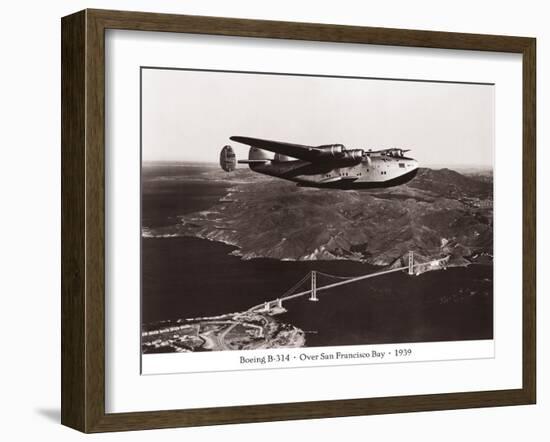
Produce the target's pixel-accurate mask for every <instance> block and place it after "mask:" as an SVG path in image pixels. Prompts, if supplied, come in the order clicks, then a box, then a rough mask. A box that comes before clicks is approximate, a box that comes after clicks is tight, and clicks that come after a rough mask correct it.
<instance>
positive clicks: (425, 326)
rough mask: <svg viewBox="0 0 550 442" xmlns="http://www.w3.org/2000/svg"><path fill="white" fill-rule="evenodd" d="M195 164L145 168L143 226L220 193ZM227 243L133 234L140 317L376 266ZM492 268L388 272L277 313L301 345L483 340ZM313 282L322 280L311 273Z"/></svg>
mask: <svg viewBox="0 0 550 442" xmlns="http://www.w3.org/2000/svg"><path fill="white" fill-rule="evenodd" d="M203 171H204V169H203V168H201V167H195V168H188V167H185V168H182V167H174V166H170V165H164V166H156V167H154V168H145V169H144V174H143V218H142V219H143V225H144V226H145V227H148V228H153V229H154V228H157V227H163V226H167V225H171V224H174V222H177V217H178V216H179V215H183V214H186V213H191V212H195V211H198V210H205V209H207V208H209V207H211V206H212V205H213V204H215V203H216V201H217V200H218V199H219V198H221V197H223V196H224V195H225V193H226V191H227V188H228V187H229V185H230V184H229V183H226V182H220V181H208V180H197V179H196V177H197V176H200V174H201V172H203ZM251 185H252V184H251ZM235 249H236V248H235V247H233V246H229V245H226V244H221V243H216V242H211V241H207V240H203V239H197V238H186V237H172V238H143V240H142V270H143V274H142V321H143V323H150V322H156V321H161V320H168V319H179V318H193V317H199V316H212V315H217V314H222V313H228V312H234V311H242V310H245V309H248V308H250V307H251V306H253V305H256V304H259V303H261V302H263V301H266V300H272V299H275V298H277V297H280V296H281V295H282V294H283V293H284V292H286V290H287V289H289V288H290V287H292V286H293V285H294V284H295V283H296V282H297V281H299V280H300V279H301V278H302V277H303V276H305V275H306V274H307V273H308V272H309V271H311V270H318V271H321V272H326V273H330V274H333V275H340V276H357V275H363V274H366V273H371V272H374V271H376V270H378V269H377V268H376V267H374V266H370V265H368V264H362V263H358V262H352V261H342V260H340V261H304V262H290V261H278V260H273V259H253V260H248V261H243V260H241V259H240V258H239V257H237V256H232V255H230V253H231V252H232V251H234V250H235ZM492 270H493V268H492V266H479V265H476V266H470V267H467V268H450V269H448V270H445V271H436V272H429V273H425V274H422V275H420V276H417V277H411V276H408V275H407V274H406V273H392V274H389V275H385V276H381V277H377V278H374V279H370V280H366V281H360V282H356V283H351V284H349V285H345V286H342V287H337V288H334V289H331V290H328V291H326V292H321V293H319V298H320V301H319V302H309V301H308V300H307V297H301V298H297V299H294V300H291V301H288V302H287V303H285V305H284V306H285V308H287V309H288V312H287V313H285V314H283V315H279V316H278V319H280V320H281V321H283V322H287V323H290V324H293V325H295V326H297V327H299V328H301V329H302V330H304V331H306V344H307V346H324V345H353V344H380V343H391V342H394V343H395V342H427V341H446V340H467V339H491V338H492V337H493V319H492V318H493V296H492ZM323 283H328V280H325V281H323V279H322V278H321V279H320V280H319V281H318V285H322V284H323ZM304 288H305V289H307V286H306V287H304Z"/></svg>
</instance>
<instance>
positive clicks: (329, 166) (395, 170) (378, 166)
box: [220, 137, 419, 189]
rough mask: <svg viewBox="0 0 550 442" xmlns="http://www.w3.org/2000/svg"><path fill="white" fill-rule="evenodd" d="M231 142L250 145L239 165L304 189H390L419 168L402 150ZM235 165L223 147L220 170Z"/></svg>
mask: <svg viewBox="0 0 550 442" xmlns="http://www.w3.org/2000/svg"><path fill="white" fill-rule="evenodd" d="M231 140H233V141H237V142H240V143H243V144H247V145H249V146H250V150H249V154H248V160H241V161H239V163H245V164H248V165H249V167H250V169H251V170H253V171H254V172H257V173H261V174H264V175H269V176H273V177H276V178H282V179H286V180H289V181H293V182H295V183H297V184H298V185H299V186H303V187H319V188H336V189H372V188H383V187H392V186H397V185H400V184H404V183H406V182H408V181H410V180H411V179H412V178H414V177H415V175H416V173H417V172H418V167H419V166H418V162H417V161H416V160H415V159H413V158H409V157H407V156H405V155H404V152H406V151H403V150H402V149H384V150H379V151H369V150H364V149H350V150H348V149H346V148H345V147H344V146H343V145H341V144H333V145H326V146H317V147H312V146H303V145H296V144H290V143H283V142H277V141H270V140H262V139H258V138H249V137H231ZM235 162H236V158H235V154H234V152H233V149H232V148H231V147H230V146H226V147H224V149H223V150H222V153H221V155H220V164H221V165H222V168H224V170H228V171H230V170H233V169H234V168H235ZM230 163H231V164H230Z"/></svg>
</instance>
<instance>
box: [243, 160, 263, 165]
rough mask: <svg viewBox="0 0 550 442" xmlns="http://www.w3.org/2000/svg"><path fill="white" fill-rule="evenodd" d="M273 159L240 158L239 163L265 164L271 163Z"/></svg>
mask: <svg viewBox="0 0 550 442" xmlns="http://www.w3.org/2000/svg"><path fill="white" fill-rule="evenodd" d="M270 161H271V160H239V161H237V163H239V164H265V163H269V162H270Z"/></svg>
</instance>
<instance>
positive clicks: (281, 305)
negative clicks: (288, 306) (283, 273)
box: [277, 298, 283, 308]
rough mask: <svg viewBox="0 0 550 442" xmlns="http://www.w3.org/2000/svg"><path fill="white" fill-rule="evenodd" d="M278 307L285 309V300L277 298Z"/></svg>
mask: <svg viewBox="0 0 550 442" xmlns="http://www.w3.org/2000/svg"><path fill="white" fill-rule="evenodd" d="M277 307H279V308H283V300H282V299H281V298H277Z"/></svg>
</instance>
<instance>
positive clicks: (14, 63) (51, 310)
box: [0, 0, 550, 441]
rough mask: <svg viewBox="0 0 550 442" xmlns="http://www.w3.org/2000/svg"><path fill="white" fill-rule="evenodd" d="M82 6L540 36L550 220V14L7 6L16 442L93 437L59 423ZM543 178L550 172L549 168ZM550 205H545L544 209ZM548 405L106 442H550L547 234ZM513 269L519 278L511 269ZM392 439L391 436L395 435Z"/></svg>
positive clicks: (544, 258)
mask: <svg viewBox="0 0 550 442" xmlns="http://www.w3.org/2000/svg"><path fill="white" fill-rule="evenodd" d="M84 7H97V8H111V9H133V10H144V11H151V10H154V11H157V12H174V13H189V14H203V15H219V16H235V17H249V18H265V19H278V20H293V21H313V22H325V23H342V24H356V25H367V26H386V27H403V28H416V29H434V30H447V31H463V32H479V33H496V34H498V33H500V34H517V35H529V36H535V37H537V38H538V57H539V58H538V79H539V82H538V83H539V84H538V122H539V130H538V145H539V156H538V164H539V171H538V173H539V220H538V225H539V226H544V225H545V224H547V223H548V221H549V215H550V208H549V206H548V202H546V204H545V203H544V199H543V189H545V188H547V187H548V185H550V182H549V180H550V179H549V178H548V176H549V175H547V177H546V178H545V177H544V172H547V174H550V170H549V167H548V166H547V165H546V166H544V167H543V164H544V163H545V162H548V160H549V158H548V156H549V155H548V153H547V152H545V151H544V149H543V146H545V145H547V144H548V141H549V140H548V136H549V135H548V134H549V129H547V128H545V127H543V124H544V122H545V121H548V120H549V118H550V110H549V109H548V98H550V91H549V86H548V83H547V82H546V83H545V82H544V78H545V77H546V78H548V77H549V72H548V71H549V64H550V51H549V49H550V48H549V46H550V29H548V18H549V14H548V12H547V11H546V9H544V2H536V1H523V2H521V4H520V3H519V2H504V1H500V2H497V1H486V2H476V1H466V0H464V1H461V2H452V3H451V2H445V3H443V2H437V1H415V2H407V1H397V2H396V1H394V2H386V3H384V4H382V3H379V2H376V3H372V4H370V2H352V1H345V0H340V1H338V2H334V1H326V2H325V1H312V2H307V1H302V2H299V1H297V0H295V1H294V2H292V1H282V0H279V1H278V2H269V3H266V2H253V1H245V0H241V1H240V0H233V1H231V2H227V1H223V0H220V1H205V0H202V1H200V2H199V1H178V2H176V1H161V0H158V1H156V2H154V4H153V3H151V2H146V1H125V2H122V1H113V0H111V1H107V0H104V1H92V0H89V1H87V2H84V1H70V2H69V1H50V2H43V3H41V2H29V1H20V2H18V3H15V2H12V3H9V4H7V5H4V8H3V11H2V16H3V18H4V20H3V24H2V27H1V28H0V29H1V31H0V32H1V33H2V38H1V40H0V41H1V42H2V56H3V57H2V70H1V71H0V76H1V81H0V111H1V113H2V119H1V121H2V125H1V131H0V137H1V138H0V139H1V140H2V143H1V152H2V154H1V160H2V161H1V163H0V164H1V166H0V167H1V173H0V189H1V190H0V192H1V198H2V200H1V201H2V205H1V207H2V213H1V216H0V231H1V232H2V233H3V237H2V242H1V243H0V269H1V273H0V276H1V278H0V293H1V294H2V295H3V299H4V304H3V310H2V312H3V317H2V321H1V323H0V324H1V325H0V327H2V332H3V333H2V336H3V338H4V339H3V348H2V360H1V363H0V367H1V368H0V392H1V399H0V401H1V402H0V403H1V407H2V408H1V410H0V412H1V413H2V426H1V427H0V435H1V436H2V437H3V438H5V439H6V440H20V439H21V440H22V439H27V438H29V439H30V438H35V439H37V438H40V439H52V440H76V439H80V438H83V436H82V435H80V434H78V433H76V432H74V431H72V430H69V429H66V428H63V427H61V426H60V425H59V424H58V421H59V391H60V380H59V376H60V370H59V360H60V351H59V340H60V330H59V310H60V299H59V293H60V281H59V274H60V251H59V237H60V214H59V212H60V204H59V200H60V184H59V182H60V179H59V173H60V148H59V144H60V137H59V133H60V128H59V124H60V123H59V120H60V68H59V64H60V30H59V17H61V16H62V15H65V14H68V13H71V12H73V11H75V10H78V9H81V8H84ZM545 169H546V170H545ZM547 200H548V199H547ZM538 237H539V248H538V250H539V275H540V278H539V284H538V294H539V301H538V311H539V321H540V324H539V327H538V330H539V339H538V342H539V381H538V385H539V387H538V392H539V399H538V402H539V404H538V405H536V406H529V407H507V408H493V409H480V410H463V411H446V412H435V413H414V414H405V415H388V416H375V417H354V418H340V419H325V420H316V421H296V422H284V423H265V424H253V425H232V426H224V427H209V428H194V429H178V430H162V431H154V432H151V431H148V432H140V433H124V434H110V435H101V436H95V438H96V439H101V440H106V439H111V440H112V439H113V438H116V439H117V440H118V439H121V440H150V439H152V438H155V439H156V440H182V439H184V438H187V439H192V438H202V439H206V440H210V439H214V438H224V439H225V440H238V439H244V440H248V439H253V438H256V439H258V438H262V440H273V441H275V440H281V439H282V438H286V439H288V440H293V439H295V438H298V437H307V438H308V439H312V438H315V439H317V440H333V439H334V438H341V437H349V438H352V437H357V438H360V439H366V438H373V439H374V438H380V437H384V436H385V438H384V439H386V440H387V439H389V440H393V439H395V440H403V439H405V440H422V441H430V440H434V441H435V440H438V441H439V440H441V439H445V440H447V441H455V440H456V441H464V440H465V439H467V438H471V439H473V440H480V439H482V438H489V437H490V438H491V439H493V440H518V439H525V438H527V437H529V438H530V439H531V440H544V439H546V438H547V436H548V432H549V431H548V428H547V426H546V425H545V420H544V417H546V416H547V415H548V413H549V412H550V405H549V403H548V401H549V399H550V395H549V387H548V382H547V379H546V378H545V375H544V373H545V372H548V359H549V353H550V350H549V349H548V344H547V338H548V335H549V333H550V326H549V325H548V321H547V318H546V316H547V315H545V314H544V313H540V312H545V311H546V310H547V308H548V302H547V301H546V299H544V293H545V292H548V290H549V289H550V287H549V283H550V280H549V278H548V276H547V275H545V274H544V273H543V269H544V268H548V264H549V259H550V256H549V252H548V251H545V250H544V249H545V248H546V249H548V247H549V246H550V243H549V233H548V229H546V230H545V229H539V232H538ZM511 271H513V269H511ZM388 427H389V428H391V433H388V432H387V428H388Z"/></svg>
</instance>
